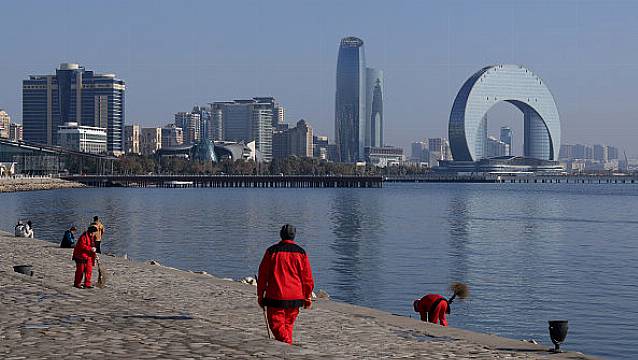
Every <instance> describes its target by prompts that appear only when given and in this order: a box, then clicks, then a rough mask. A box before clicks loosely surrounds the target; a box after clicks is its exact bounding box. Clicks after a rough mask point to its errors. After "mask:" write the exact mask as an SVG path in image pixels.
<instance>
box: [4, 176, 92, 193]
mask: <svg viewBox="0 0 638 360" xmlns="http://www.w3.org/2000/svg"><path fill="white" fill-rule="evenodd" d="M80 187H86V185H84V184H80V183H76V182H72V181H66V180H62V179H57V178H49V177H26V178H16V179H13V178H0V193H3V192H16V191H34V190H52V189H70V188H80Z"/></svg>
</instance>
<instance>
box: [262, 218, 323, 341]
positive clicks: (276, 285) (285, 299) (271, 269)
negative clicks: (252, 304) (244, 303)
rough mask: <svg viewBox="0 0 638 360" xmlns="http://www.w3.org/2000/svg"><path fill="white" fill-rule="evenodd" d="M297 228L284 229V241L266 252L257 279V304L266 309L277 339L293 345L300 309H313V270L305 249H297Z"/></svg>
mask: <svg viewBox="0 0 638 360" xmlns="http://www.w3.org/2000/svg"><path fill="white" fill-rule="evenodd" d="M295 232H296V231H295V227H294V226H292V225H289V224H286V225H284V226H283V227H282V228H281V231H280V232H279V235H280V237H281V241H280V242H278V243H277V244H275V245H273V246H271V247H269V248H268V250H266V253H265V254H264V257H263V259H262V260H261V264H260V265H259V276H258V277H257V302H258V303H259V306H260V307H261V308H262V309H264V308H266V309H267V310H265V311H267V314H268V326H269V327H270V329H271V330H272V333H273V335H274V336H275V339H277V340H279V341H282V342H285V343H288V344H292V329H293V327H294V324H295V320H296V319H297V315H298V314H299V307H301V306H303V307H304V309H308V308H310V307H311V306H312V299H311V296H312V289H313V288H314V281H313V279H312V269H311V268H310V262H309V261H308V256H307V255H306V252H305V251H304V249H303V248H302V247H301V246H299V245H297V244H296V243H295V241H294V239H295Z"/></svg>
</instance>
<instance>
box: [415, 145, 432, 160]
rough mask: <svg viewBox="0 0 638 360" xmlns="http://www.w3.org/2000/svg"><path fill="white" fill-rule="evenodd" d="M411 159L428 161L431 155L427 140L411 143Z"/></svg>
mask: <svg viewBox="0 0 638 360" xmlns="http://www.w3.org/2000/svg"><path fill="white" fill-rule="evenodd" d="M410 147H411V150H412V151H411V153H410V160H412V161H415V162H427V161H428V158H429V157H430V155H429V150H428V144H427V142H422V141H417V142H413V143H412V144H411V146H410Z"/></svg>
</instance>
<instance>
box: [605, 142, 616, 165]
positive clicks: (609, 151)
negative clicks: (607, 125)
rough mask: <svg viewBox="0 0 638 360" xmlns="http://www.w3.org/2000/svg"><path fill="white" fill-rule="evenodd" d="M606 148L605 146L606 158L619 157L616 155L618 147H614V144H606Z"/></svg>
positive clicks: (614, 158) (613, 158)
mask: <svg viewBox="0 0 638 360" xmlns="http://www.w3.org/2000/svg"><path fill="white" fill-rule="evenodd" d="M606 148H607V159H608V160H609V161H611V160H618V158H619V157H618V148H617V147H615V146H609V145H607V146H606Z"/></svg>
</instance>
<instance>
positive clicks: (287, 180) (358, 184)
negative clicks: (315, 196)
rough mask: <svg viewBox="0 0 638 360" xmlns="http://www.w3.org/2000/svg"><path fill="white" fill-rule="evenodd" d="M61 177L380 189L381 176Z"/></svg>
mask: <svg viewBox="0 0 638 360" xmlns="http://www.w3.org/2000/svg"><path fill="white" fill-rule="evenodd" d="M61 178H62V179H64V180H68V181H74V182H78V183H81V184H84V185H88V186H94V187H163V188H185V187H196V188H380V187H383V177H381V176H337V175H326V176H314V175H71V176H62V177H61Z"/></svg>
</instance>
